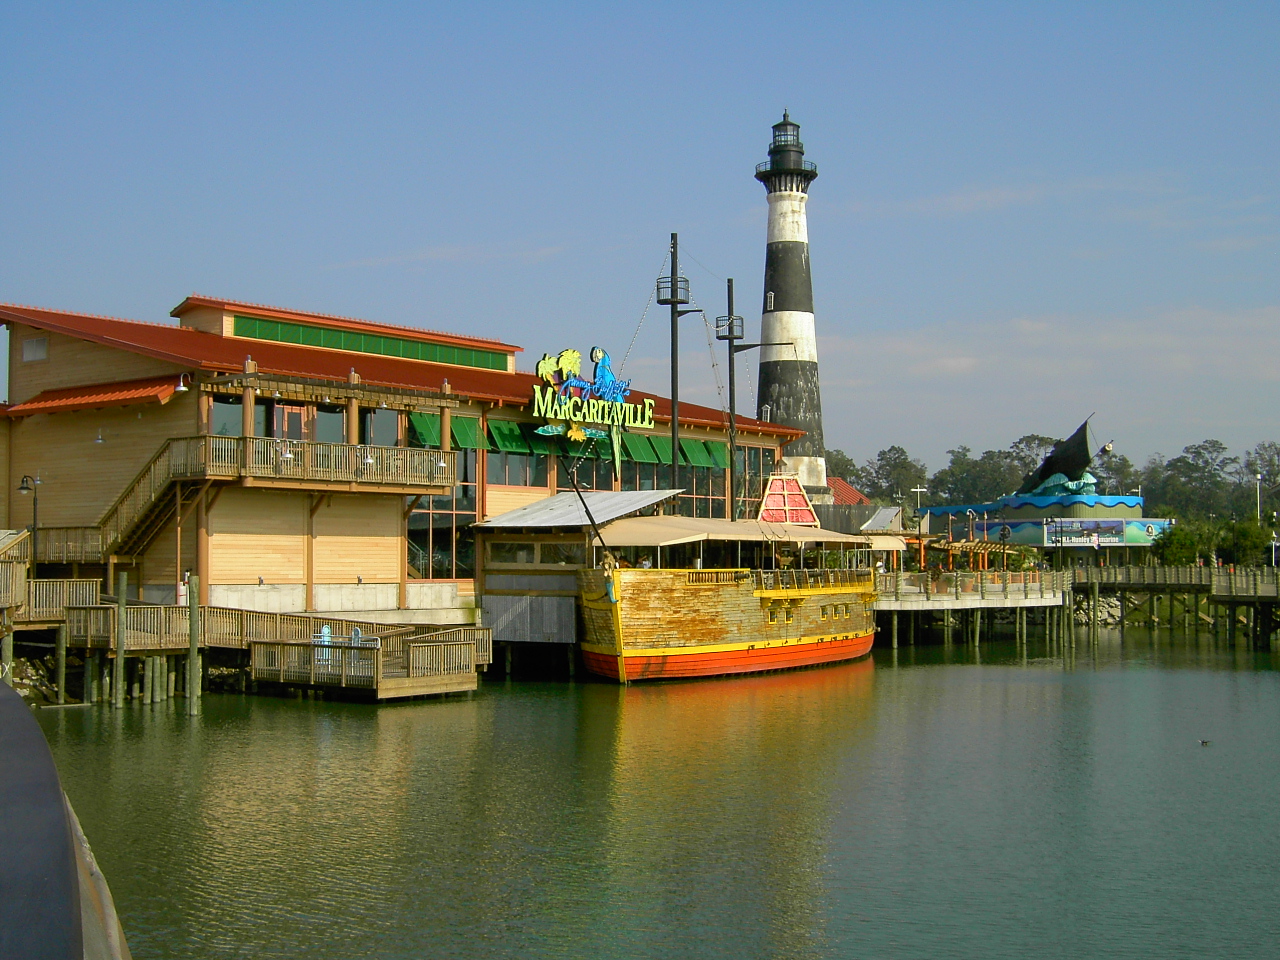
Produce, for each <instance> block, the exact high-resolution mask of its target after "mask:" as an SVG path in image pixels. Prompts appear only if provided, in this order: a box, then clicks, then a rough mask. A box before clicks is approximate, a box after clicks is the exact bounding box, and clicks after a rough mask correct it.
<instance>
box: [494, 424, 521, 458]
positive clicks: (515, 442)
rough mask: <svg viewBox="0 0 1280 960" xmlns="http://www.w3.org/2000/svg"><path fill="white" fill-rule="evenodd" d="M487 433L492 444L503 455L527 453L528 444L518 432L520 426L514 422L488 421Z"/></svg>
mask: <svg viewBox="0 0 1280 960" xmlns="http://www.w3.org/2000/svg"><path fill="white" fill-rule="evenodd" d="M489 433H490V434H491V435H492V436H493V442H494V443H495V444H496V445H497V447H498V449H499V450H501V451H503V452H504V453H529V452H531V451H530V450H529V442H528V441H527V440H525V438H524V434H523V433H521V432H520V424H518V423H516V422H515V421H514V420H490V421H489Z"/></svg>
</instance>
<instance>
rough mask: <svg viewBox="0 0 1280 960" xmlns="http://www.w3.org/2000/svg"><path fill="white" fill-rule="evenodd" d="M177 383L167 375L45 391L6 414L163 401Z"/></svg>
mask: <svg viewBox="0 0 1280 960" xmlns="http://www.w3.org/2000/svg"><path fill="white" fill-rule="evenodd" d="M177 386H178V378H177V376H169V377H150V378H148V379H146V380H124V381H121V382H119V383H95V384H91V385H90V386H87V387H65V388H63V389H61V390H45V391H44V392H43V393H37V394H36V395H35V396H34V397H32V398H31V399H30V400H27V401H25V402H24V403H19V404H15V405H14V406H12V407H9V408H8V409H7V410H6V411H5V414H6V415H7V416H10V417H29V416H31V415H32V414H35V413H67V412H70V411H72V410H92V409H95V408H97V407H123V406H127V405H129V404H132V403H166V402H168V400H169V398H170V397H172V396H173V392H174V390H175V389H176V388H177Z"/></svg>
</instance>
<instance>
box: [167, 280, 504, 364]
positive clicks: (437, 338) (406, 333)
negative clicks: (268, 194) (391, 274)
mask: <svg viewBox="0 0 1280 960" xmlns="http://www.w3.org/2000/svg"><path fill="white" fill-rule="evenodd" d="M196 307H214V308H215V309H218V310H222V311H224V312H226V313H242V314H251V315H253V316H255V317H266V318H268V319H272V320H291V321H294V322H297V323H309V324H312V325H316V326H326V327H332V328H334V329H336V330H354V331H360V332H362V333H378V334H390V335H392V336H397V337H407V338H409V339H413V340H426V341H430V342H433V343H449V344H461V345H464V346H475V347H489V348H494V349H497V350H500V351H502V352H509V353H514V352H516V351H519V350H523V349H524V347H517V346H516V345H515V344H512V343H503V342H502V341H501V340H490V339H487V338H485V337H471V336H466V335H465V334H458V333H444V332H443V331H440V330H425V329H423V328H422V327H406V326H402V325H399V324H394V323H377V322H375V321H373V320H360V319H358V318H356V317H340V316H337V315H335V314H331V313H311V312H309V311H305V310H290V309H289V308H288V307H273V306H270V305H268V304H265V303H244V302H243V301H240V300H220V299H218V298H217V297H205V296H201V295H200V294H198V293H193V294H192V295H191V296H189V297H187V298H186V299H185V300H183V301H182V302H181V303H180V304H178V305H177V306H176V307H174V308H173V309H172V310H170V311H169V316H171V317H181V316H182V315H183V314H184V313H188V312H189V311H191V310H192V309H194V308H196Z"/></svg>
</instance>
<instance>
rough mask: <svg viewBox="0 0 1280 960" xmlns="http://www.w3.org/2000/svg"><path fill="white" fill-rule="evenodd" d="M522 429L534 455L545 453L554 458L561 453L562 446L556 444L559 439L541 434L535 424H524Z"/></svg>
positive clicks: (521, 425) (521, 426)
mask: <svg viewBox="0 0 1280 960" xmlns="http://www.w3.org/2000/svg"><path fill="white" fill-rule="evenodd" d="M520 429H521V430H522V431H523V432H524V439H525V442H526V443H528V444H529V450H530V451H532V452H533V453H545V454H547V455H548V456H552V457H554V456H556V455H557V454H558V453H559V452H560V445H559V444H558V443H556V439H557V438H556V437H552V436H548V435H547V434H545V433H539V432H538V428H537V427H536V426H535V425H534V424H532V423H522V424H520Z"/></svg>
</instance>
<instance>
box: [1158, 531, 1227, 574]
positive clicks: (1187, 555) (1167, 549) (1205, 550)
mask: <svg viewBox="0 0 1280 960" xmlns="http://www.w3.org/2000/svg"><path fill="white" fill-rule="evenodd" d="M1206 534H1210V535H1209V536H1208V537H1206ZM1151 553H1152V555H1153V556H1154V557H1155V558H1156V560H1158V561H1159V562H1160V563H1162V564H1164V565H1165V566H1167V567H1186V566H1190V565H1191V564H1193V563H1195V562H1196V560H1197V559H1199V558H1207V557H1209V556H1210V555H1212V553H1213V537H1212V535H1211V531H1208V530H1206V529H1205V528H1204V526H1203V525H1198V524H1194V523H1191V522H1184V523H1176V524H1174V525H1172V526H1169V527H1165V529H1164V530H1163V531H1161V533H1160V535H1159V536H1158V537H1156V539H1155V541H1154V542H1153V543H1152V544H1151Z"/></svg>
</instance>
